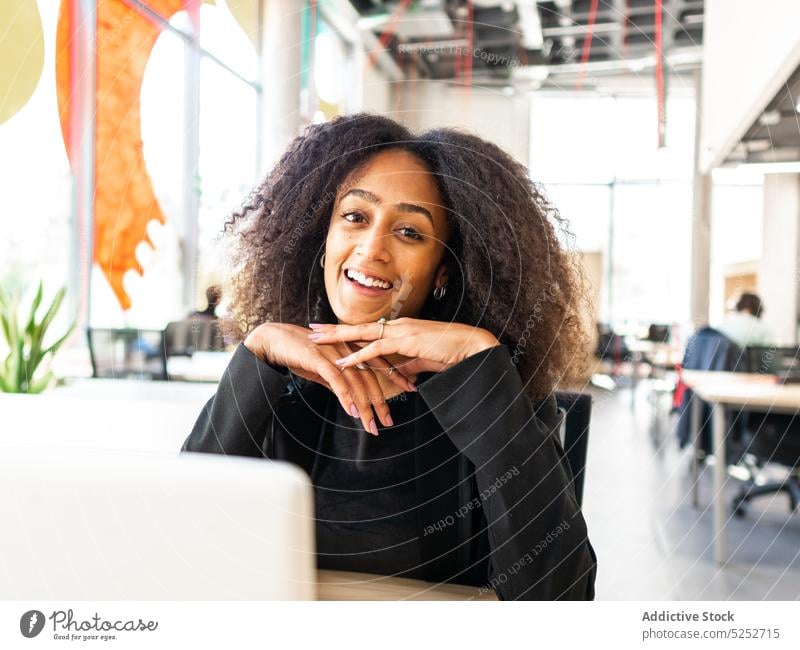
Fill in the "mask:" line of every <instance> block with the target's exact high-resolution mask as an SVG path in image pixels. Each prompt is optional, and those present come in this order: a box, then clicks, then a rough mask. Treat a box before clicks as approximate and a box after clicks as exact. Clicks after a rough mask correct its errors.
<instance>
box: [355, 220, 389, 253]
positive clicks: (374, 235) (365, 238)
mask: <svg viewBox="0 0 800 650" xmlns="http://www.w3.org/2000/svg"><path fill="white" fill-rule="evenodd" d="M388 241H389V238H388V236H387V235H386V233H385V232H383V230H382V229H381V228H378V227H377V226H375V225H373V226H372V227H371V228H369V229H368V230H366V231H365V232H364V233H363V234H362V236H361V238H360V239H359V242H358V245H357V246H356V252H357V253H358V254H359V255H361V256H362V257H363V258H364V259H367V260H379V261H382V262H387V261H388V260H389V258H388V255H389V252H388V250H387V243H388Z"/></svg>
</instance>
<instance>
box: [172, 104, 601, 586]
mask: <svg viewBox="0 0 800 650" xmlns="http://www.w3.org/2000/svg"><path fill="white" fill-rule="evenodd" d="M554 222H555V223H556V224H561V220H560V218H559V217H558V215H557V213H556V212H555V211H554V210H553V208H552V207H551V206H550V205H549V203H548V202H547V201H546V200H545V198H544V196H543V195H542V194H541V193H540V192H539V190H538V189H537V188H536V187H535V186H534V185H533V184H532V183H531V182H530V180H529V178H528V175H527V170H526V169H525V167H524V166H522V165H520V164H519V163H517V162H515V161H514V160H513V159H512V158H511V157H510V156H508V155H507V154H506V153H504V152H503V151H502V150H500V149H499V148H498V147H497V146H495V145H493V144H490V143H488V142H485V141H484V140H481V139H480V138H478V137H476V136H474V135H469V134H466V133H462V132H459V131H457V130H452V129H437V130H434V131H429V132H427V133H424V134H422V135H420V136H419V137H415V136H414V135H413V134H412V133H411V132H409V131H408V130H407V129H406V128H404V127H403V126H401V125H399V124H397V123H396V122H394V121H392V120H390V119H388V118H385V117H380V116H376V115H370V114H356V115H350V116H346V117H340V118H336V119H334V120H332V121H331V122H329V123H327V124H318V125H313V126H310V127H309V128H308V129H307V131H306V132H305V134H304V135H303V136H301V137H298V138H296V139H295V140H294V142H292V144H291V145H290V147H289V149H288V150H287V151H286V153H285V154H284V155H283V157H282V158H281V160H280V161H279V162H278V164H277V165H276V166H275V168H274V169H273V171H272V172H271V173H270V174H269V175H268V177H267V178H266V179H265V180H264V181H263V182H262V184H261V185H260V186H258V187H257V188H256V189H255V190H254V192H253V193H252V194H251V196H250V197H249V199H248V200H247V201H246V202H245V204H244V206H243V208H242V209H241V210H239V211H237V212H236V213H234V215H233V216H232V218H231V219H230V220H229V221H228V222H227V223H226V230H227V231H228V232H230V233H232V235H233V238H234V248H233V259H232V262H233V267H232V270H233V271H234V279H233V282H232V287H231V294H230V295H232V301H231V304H232V307H231V309H232V315H233V322H234V325H235V327H236V330H237V331H238V332H239V336H240V340H241V338H244V341H243V343H242V344H240V345H239V346H238V348H237V349H236V351H235V353H234V356H233V359H232V360H231V363H230V365H229V366H228V368H227V370H226V373H225V376H224V377H223V378H222V381H221V382H220V384H219V388H218V390H217V393H216V395H215V396H214V397H213V398H212V399H211V400H210V401H209V402H208V404H207V405H206V406H205V408H204V409H203V412H202V413H201V414H200V417H199V418H198V420H197V423H196V424H195V426H194V429H193V430H192V432H191V434H190V435H189V437H188V438H187V439H186V442H185V443H184V445H183V447H182V451H200V452H211V453H224V454H237V455H244V456H257V457H267V458H275V459H283V460H287V461H290V462H293V463H295V464H297V465H299V466H300V467H302V468H303V469H305V470H306V471H307V472H308V474H309V476H310V477H311V480H312V482H313V484H314V488H315V490H314V492H315V499H316V513H317V527H316V537H317V558H318V566H319V567H320V568H335V569H345V570H353V571H363V572H369V573H381V574H386V575H401V576H403V577H412V578H420V579H426V580H431V581H437V582H456V583H462V584H468V585H474V586H476V587H483V588H485V589H489V588H494V590H495V592H496V593H497V595H498V597H499V598H502V599H591V598H593V597H594V578H595V571H596V568H595V567H596V563H595V555H594V551H593V549H592V547H591V545H590V543H589V540H588V538H587V533H586V525H585V522H584V520H583V516H582V514H581V511H580V509H579V507H578V505H577V503H576V499H575V495H574V491H573V488H572V486H571V484H570V481H571V478H572V475H571V473H570V469H569V466H568V463H567V461H566V458H565V456H564V452H563V449H562V447H561V444H560V442H559V439H558V425H559V422H560V419H559V416H558V413H557V409H556V405H555V398H554V396H553V393H552V391H553V388H554V386H555V384H556V382H557V381H559V380H561V379H562V378H563V377H565V376H567V375H568V374H569V371H570V368H571V367H572V366H575V365H577V363H578V361H580V358H581V356H582V351H583V350H585V349H586V336H585V329H584V321H583V319H582V314H583V313H588V310H584V306H585V305H584V301H585V298H584V296H585V293H584V292H583V289H582V285H581V281H580V277H581V276H580V274H579V273H577V272H576V269H575V268H573V266H572V262H571V258H570V257H569V256H568V254H567V253H566V252H565V251H564V250H563V248H562V246H561V244H560V243H559V239H558V236H557V232H556V229H555V228H554Z"/></svg>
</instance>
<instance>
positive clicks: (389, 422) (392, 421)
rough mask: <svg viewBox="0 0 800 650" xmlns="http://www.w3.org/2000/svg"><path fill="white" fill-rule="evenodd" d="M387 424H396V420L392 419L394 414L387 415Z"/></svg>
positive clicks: (391, 425)
mask: <svg viewBox="0 0 800 650" xmlns="http://www.w3.org/2000/svg"><path fill="white" fill-rule="evenodd" d="M386 424H388V425H389V426H390V427H393V426H394V420H392V416H391V415H387V416H386Z"/></svg>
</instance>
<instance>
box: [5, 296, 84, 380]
mask: <svg viewBox="0 0 800 650" xmlns="http://www.w3.org/2000/svg"><path fill="white" fill-rule="evenodd" d="M66 292H67V290H66V287H62V288H61V289H59V290H58V291H57V292H56V295H55V297H54V298H53V301H52V302H51V303H50V307H48V309H47V311H45V313H44V315H43V316H42V317H41V320H38V319H37V315H36V312H37V311H38V310H39V307H40V306H41V303H42V295H43V287H42V282H41V281H40V282H39V287H38V289H37V291H36V295H35V296H34V298H33V302H32V303H31V305H30V310H29V312H28V314H29V315H28V318H27V320H26V321H25V324H24V326H21V325H20V318H19V315H20V313H21V312H22V308H23V305H22V292H21V291H19V290H13V289H12V290H6V289H4V288H3V287H2V286H0V330H2V335H3V338H4V339H5V341H6V344H7V346H8V356H7V357H6V359H5V361H4V362H3V363H2V365H0V391H2V392H6V393H41V392H42V391H43V390H44V389H45V388H47V387H48V386H49V385H50V383H51V382H52V381H53V372H52V371H51V370H50V367H49V366H50V363H51V362H52V359H53V356H54V355H55V353H56V352H57V351H58V349H59V348H60V347H61V345H62V344H63V343H64V341H66V340H67V338H69V335H70V334H72V331H73V330H74V329H75V321H73V322H72V324H71V325H70V326H69V327H68V328H67V332H66V334H64V335H63V336H61V337H60V338H58V339H56V341H55V342H53V343H51V344H49V345H45V342H44V338H45V335H46V334H47V330H48V328H49V327H50V325H52V323H53V319H54V318H55V316H56V314H57V313H58V310H59V309H60V308H61V303H62V301H63V300H64V295H65V294H66ZM42 362H46V364H45V365H44V366H42V368H41V369H40V366H41V365H42ZM37 371H38V372H37Z"/></svg>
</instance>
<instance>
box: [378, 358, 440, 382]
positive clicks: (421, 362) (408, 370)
mask: <svg viewBox="0 0 800 650" xmlns="http://www.w3.org/2000/svg"><path fill="white" fill-rule="evenodd" d="M370 363H371V362H370ZM395 367H396V368H397V369H398V370H401V371H402V372H403V374H404V375H406V376H407V377H409V379H410V378H411V377H414V376H416V375H418V374H419V373H421V372H441V371H442V370H446V369H447V368H448V367H449V366H447V364H445V363H442V362H441V361H434V360H433V359H425V358H424V357H415V358H412V359H407V360H404V361H401V362H398V363H395Z"/></svg>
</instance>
